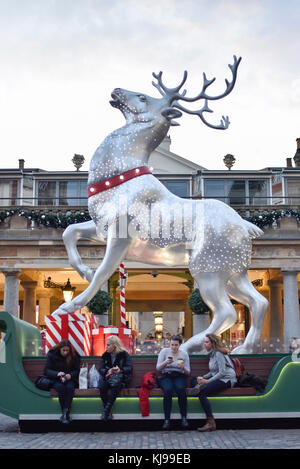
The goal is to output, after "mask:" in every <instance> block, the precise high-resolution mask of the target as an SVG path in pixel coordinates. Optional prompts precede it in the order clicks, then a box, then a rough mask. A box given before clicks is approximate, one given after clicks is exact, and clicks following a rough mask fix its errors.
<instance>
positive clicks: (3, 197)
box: [0, 179, 19, 206]
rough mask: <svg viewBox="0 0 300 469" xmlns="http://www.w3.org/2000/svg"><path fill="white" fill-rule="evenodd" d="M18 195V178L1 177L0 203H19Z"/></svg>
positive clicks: (6, 204)
mask: <svg viewBox="0 0 300 469" xmlns="http://www.w3.org/2000/svg"><path fill="white" fill-rule="evenodd" d="M17 197H18V180H17V179H15V180H7V179H2V181H0V205H2V206H8V205H16V204H18V203H19V201H18V200H17Z"/></svg>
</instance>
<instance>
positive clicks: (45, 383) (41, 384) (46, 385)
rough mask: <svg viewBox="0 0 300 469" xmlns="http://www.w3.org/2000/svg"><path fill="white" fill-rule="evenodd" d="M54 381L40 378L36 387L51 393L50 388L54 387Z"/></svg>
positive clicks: (44, 377)
mask: <svg viewBox="0 0 300 469" xmlns="http://www.w3.org/2000/svg"><path fill="white" fill-rule="evenodd" d="M53 383H54V381H53V380H52V379H50V378H48V376H43V375H42V376H38V377H37V379H36V380H35V383H34V384H35V385H36V387H37V388H39V389H41V390H42V391H49V390H50V388H51V387H52V386H53Z"/></svg>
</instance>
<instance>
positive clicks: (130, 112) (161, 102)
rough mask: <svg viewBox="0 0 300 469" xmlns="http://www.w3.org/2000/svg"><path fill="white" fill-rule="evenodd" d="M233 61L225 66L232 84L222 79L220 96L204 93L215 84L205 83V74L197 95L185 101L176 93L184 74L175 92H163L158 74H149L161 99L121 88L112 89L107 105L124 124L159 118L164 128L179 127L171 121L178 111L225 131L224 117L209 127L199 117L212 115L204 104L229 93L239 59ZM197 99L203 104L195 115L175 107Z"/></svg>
mask: <svg viewBox="0 0 300 469" xmlns="http://www.w3.org/2000/svg"><path fill="white" fill-rule="evenodd" d="M233 59H234V62H233V64H232V65H231V64H229V65H228V67H229V68H230V70H231V72H232V80H231V81H228V80H227V79H225V83H226V89H225V91H224V93H222V94H220V95H217V96H210V95H208V94H207V93H206V90H207V88H208V87H209V86H210V85H211V84H212V83H213V82H214V81H215V78H213V79H211V80H208V79H207V78H206V75H205V73H203V85H202V89H201V91H200V93H199V94H198V95H197V96H195V97H192V98H189V97H187V96H186V90H184V91H182V92H180V89H181V88H182V86H183V85H184V83H185V82H186V79H187V72H186V71H185V72H184V75H183V79H182V81H181V83H180V84H179V85H178V86H176V87H175V88H167V87H166V86H165V85H164V84H163V82H162V72H159V73H158V74H155V73H153V77H154V78H155V79H156V80H157V82H156V83H154V82H152V84H153V86H155V88H157V89H158V91H159V92H160V94H161V95H162V98H160V99H158V98H153V97H151V96H147V95H146V94H143V93H135V92H132V91H127V90H123V89H121V88H116V89H115V90H114V91H113V92H112V94H111V96H112V98H113V99H112V101H110V103H111V105H112V106H114V107H116V108H118V109H120V110H121V111H122V113H123V114H124V117H125V119H126V121H127V122H128V121H129V122H149V121H152V120H153V119H157V118H159V119H161V117H163V118H165V120H166V124H167V125H168V126H169V125H179V124H178V122H176V121H175V120H173V119H176V118H178V117H181V116H182V112H181V111H183V112H186V113H188V114H195V115H197V116H199V117H200V119H201V120H202V122H203V123H204V124H205V125H207V126H208V127H211V128H213V129H221V130H224V129H227V128H228V126H229V123H230V122H229V118H228V116H226V117H225V116H222V119H221V121H220V124H219V125H213V124H210V123H209V122H207V121H206V120H205V117H204V115H203V114H204V113H205V112H210V113H211V112H213V111H212V110H211V109H209V107H208V101H216V100H218V99H221V98H224V97H225V96H227V95H228V94H229V93H230V92H231V91H232V90H233V87H234V85H235V82H236V76H237V69H238V66H239V64H240V61H241V57H240V58H239V59H237V58H236V56H233ZM201 99H202V100H204V104H203V106H202V108H201V109H199V110H197V111H193V110H190V109H187V108H185V107H183V106H182V105H181V104H179V101H186V102H195V101H199V100H201Z"/></svg>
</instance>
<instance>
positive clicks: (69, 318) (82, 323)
mask: <svg viewBox="0 0 300 469" xmlns="http://www.w3.org/2000/svg"><path fill="white" fill-rule="evenodd" d="M45 322H46V353H47V352H48V351H49V350H50V349H51V348H52V347H54V346H55V345H56V344H58V343H59V342H60V341H61V340H64V339H67V340H69V341H70V342H71V344H72V345H73V347H74V348H75V350H76V351H77V353H78V354H79V355H81V356H87V355H91V352H92V329H93V327H94V326H95V320H94V316H93V315H92V314H86V313H72V314H61V315H57V316H56V317H53V316H51V314H50V315H49V316H46V317H45Z"/></svg>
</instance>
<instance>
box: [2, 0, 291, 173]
mask: <svg viewBox="0 0 300 469" xmlns="http://www.w3.org/2000/svg"><path fill="white" fill-rule="evenodd" d="M299 24H300V2H299V1H298V0H288V1H286V0H107V1H106V0H0V64H1V65H0V66H1V74H0V129H1V134H0V135H1V137H0V138H1V140H0V142H1V144H0V152H1V162H0V167H2V168H13V167H18V159H20V158H23V159H24V160H25V167H31V168H42V169H45V170H50V171H51V170H59V171H64V170H73V169H75V168H74V166H73V163H72V162H71V160H72V157H73V155H74V154H75V153H79V154H81V155H84V157H85V163H84V165H83V167H82V169H83V170H88V166H89V161H90V159H91V157H92V155H93V153H94V151H95V150H96V148H97V147H98V146H99V144H100V143H101V142H102V141H103V139H104V138H105V137H106V136H107V135H108V134H109V133H110V132H112V131H113V130H114V129H116V128H118V127H121V126H122V125H123V124H124V118H123V116H122V114H121V113H120V112H119V111H118V110H117V109H114V108H113V107H111V106H110V104H109V100H110V99H111V98H110V94H111V91H112V90H113V89H114V88H116V87H120V88H125V89H128V90H131V91H139V92H142V93H146V94H148V95H151V96H154V97H159V96H160V95H159V94H158V91H157V90H156V89H155V88H154V87H153V86H152V84H151V83H152V80H153V77H152V72H156V73H157V72H159V71H160V70H161V71H163V79H164V83H165V84H166V85H167V86H170V87H173V86H176V85H177V84H179V83H180V81H181V79H182V76H183V72H184V70H187V71H188V78H187V81H186V83H185V86H184V87H185V88H186V90H187V96H194V95H196V94H198V93H199V91H200V90H201V88H202V80H203V79H202V73H203V72H206V74H207V77H208V78H212V77H216V82H215V83H214V84H213V85H211V87H210V88H211V90H210V91H211V94H215V95H216V94H219V93H220V92H222V91H223V90H224V88H225V81H224V80H225V78H228V79H230V77H231V72H230V70H229V68H228V64H229V63H232V62H233V55H234V54H235V55H237V56H238V57H239V56H241V57H242V61H241V64H240V67H239V70H238V76H237V81H236V85H235V88H234V89H233V91H232V93H231V94H229V95H228V96H227V97H225V98H224V99H222V100H220V101H215V102H212V103H211V109H213V110H214V113H212V114H207V115H206V118H207V120H209V121H210V122H211V123H214V124H218V123H219V121H220V118H221V117H222V115H225V116H226V115H228V116H229V118H230V122H231V124H230V127H229V129H227V130H214V129H211V128H209V127H207V126H205V125H204V124H203V123H202V122H201V121H200V119H199V118H198V117H197V116H195V115H187V114H184V115H183V116H182V117H181V118H180V119H179V120H178V122H179V123H180V126H178V127H172V128H171V129H170V137H171V141H172V143H171V151H173V152H174V153H177V154H178V155H180V156H182V157H184V158H187V159H189V160H191V161H193V162H195V163H197V164H199V165H201V166H204V167H205V168H208V169H226V168H225V166H224V163H223V157H224V155H226V154H227V153H231V154H233V155H234V156H235V158H236V163H235V165H234V167H233V169H236V170H238V169H251V170H256V169H262V168H265V167H269V166H285V165H286V158H288V157H293V156H294V154H295V152H296V138H297V137H300V27H299ZM197 105H198V108H200V106H201V107H202V103H197V104H196V107H195V105H194V107H193V108H194V109H197Z"/></svg>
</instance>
